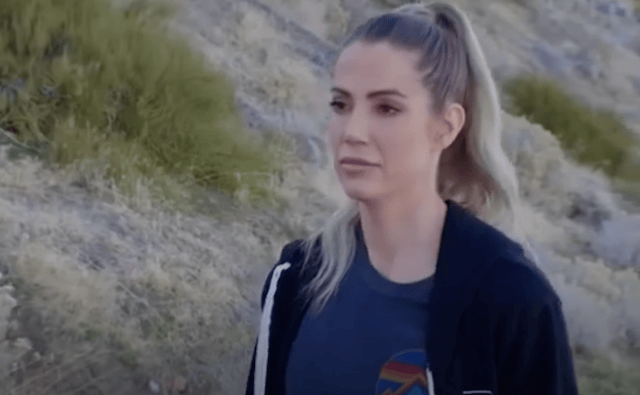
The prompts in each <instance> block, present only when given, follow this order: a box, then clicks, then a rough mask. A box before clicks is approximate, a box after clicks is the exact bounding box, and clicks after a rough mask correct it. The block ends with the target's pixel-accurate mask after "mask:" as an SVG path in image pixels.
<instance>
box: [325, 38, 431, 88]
mask: <svg viewBox="0 0 640 395" xmlns="http://www.w3.org/2000/svg"><path fill="white" fill-rule="evenodd" d="M417 62H418V54H417V53H414V52H411V51H406V50H402V49H398V48H394V47H393V46H391V45H390V44H388V43H376V44H367V43H362V42H356V43H354V44H352V45H350V46H348V47H347V48H345V49H344V51H343V52H342V53H341V54H340V56H339V57H338V60H337V61H336V65H335V68H334V73H333V80H334V83H335V84H336V85H337V86H339V87H341V88H345V89H347V90H349V91H350V92H352V93H354V94H356V95H360V94H366V93H367V92H369V91H371V90H376V89H394V88H395V89H398V90H400V91H401V92H402V93H404V94H407V95H416V94H421V93H424V89H423V87H422V84H421V74H420V73H418V71H417V70H416V68H415V66H416V64H417Z"/></svg>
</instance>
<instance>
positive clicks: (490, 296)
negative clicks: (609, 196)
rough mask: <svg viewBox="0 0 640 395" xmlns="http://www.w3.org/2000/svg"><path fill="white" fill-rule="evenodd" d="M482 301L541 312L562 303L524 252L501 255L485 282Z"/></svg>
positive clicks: (511, 251)
mask: <svg viewBox="0 0 640 395" xmlns="http://www.w3.org/2000/svg"><path fill="white" fill-rule="evenodd" d="M479 297H480V298H482V299H483V300H485V301H486V300H491V301H492V302H493V303H494V304H496V305H497V306H502V307H506V308H509V309H513V308H516V307H519V308H524V309H542V308H545V307H548V306H552V305H555V304H560V303H561V302H560V298H559V297H558V294H557V293H556V291H555V289H554V288H553V285H552V284H551V282H550V281H549V279H548V277H547V275H546V274H545V273H544V272H543V271H542V270H541V269H540V268H539V267H537V266H536V265H535V263H534V262H532V261H531V260H530V259H528V258H527V257H526V256H525V254H524V252H523V250H522V249H521V248H510V249H505V250H503V251H502V253H501V254H499V255H498V257H497V258H496V259H495V260H494V262H493V263H492V265H491V268H490V269H489V270H488V271H487V273H486V275H485V277H484V279H483V283H482V284H481V286H480V290H479Z"/></svg>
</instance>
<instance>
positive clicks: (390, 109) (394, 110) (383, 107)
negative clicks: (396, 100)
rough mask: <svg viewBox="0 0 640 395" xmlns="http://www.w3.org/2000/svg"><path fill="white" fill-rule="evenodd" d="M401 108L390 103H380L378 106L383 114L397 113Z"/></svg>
mask: <svg viewBox="0 0 640 395" xmlns="http://www.w3.org/2000/svg"><path fill="white" fill-rule="evenodd" d="M399 111H400V110H398V109H397V108H395V107H392V106H390V105H388V104H380V105H379V106H378V112H379V113H381V114H382V115H395V114H397V113H398V112H399Z"/></svg>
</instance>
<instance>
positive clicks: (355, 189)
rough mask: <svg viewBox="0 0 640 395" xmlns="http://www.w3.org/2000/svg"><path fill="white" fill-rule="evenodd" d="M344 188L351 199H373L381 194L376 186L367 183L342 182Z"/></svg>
mask: <svg viewBox="0 0 640 395" xmlns="http://www.w3.org/2000/svg"><path fill="white" fill-rule="evenodd" d="M342 190H343V191H344V193H345V195H347V196H348V197H349V198H350V199H353V200H358V201H367V200H372V199H375V198H377V197H378V196H380V193H379V191H378V190H377V188H375V186H373V185H366V183H359V182H353V181H348V182H346V183H343V184H342Z"/></svg>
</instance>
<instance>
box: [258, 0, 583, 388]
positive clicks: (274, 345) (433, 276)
mask: <svg viewBox="0 0 640 395" xmlns="http://www.w3.org/2000/svg"><path fill="white" fill-rule="evenodd" d="M332 78H333V83H334V87H333V89H332V93H333V100H332V102H331V106H332V108H333V110H334V115H333V119H332V120H331V123H330V125H329V130H328V137H329V143H330V144H329V145H330V147H331V151H332V154H333V156H334V163H335V171H336V173H337V176H338V179H339V181H340V183H341V185H342V187H343V189H344V191H345V193H346V194H347V195H348V197H349V198H350V199H349V204H348V205H347V206H346V207H344V208H342V209H340V210H338V211H337V212H336V213H335V214H334V215H333V216H332V217H331V218H330V219H329V220H328V222H327V223H326V225H325V226H324V228H322V229H320V230H319V231H318V232H317V233H316V234H314V235H312V236H311V237H309V239H307V240H296V241H294V242H292V243H290V244H288V245H287V246H285V247H284V249H283V251H282V255H281V257H280V260H279V261H278V262H277V264H276V265H275V266H274V267H273V269H272V270H271V272H270V273H269V275H268V277H267V280H266V282H265V285H264V288H263V292H262V320H261V327H260V333H259V336H258V340H257V342H256V347H255V349H254V355H253V360H252V363H251V368H250V373H249V380H248V383H247V392H246V393H247V394H256V395H263V394H269V395H270V394H274V395H275V394H277V395H282V394H286V395H302V394H304V395H315V394H318V395H320V394H322V395H327V394H330V395H341V394H345V395H346V394H349V395H352V394H363V395H364V394H367V395H374V394H376V395H378V394H386V395H390V394H428V395H435V394H438V395H461V394H492V395H525V394H531V395H534V394H535V395H560V394H563V395H577V393H578V392H577V389H576V383H575V374H574V368H573V362H572V359H571V351H570V348H569V346H568V340H567V337H568V336H567V332H566V328H565V322H564V318H563V314H562V307H561V302H560V300H559V298H558V296H557V295H556V293H555V292H554V290H553V288H552V286H551V285H550V283H549V282H548V280H547V278H546V277H545V275H544V274H543V273H542V272H541V271H540V270H538V269H537V267H536V266H535V265H534V264H532V262H531V260H530V259H529V258H528V257H527V255H526V254H525V251H524V249H523V248H522V247H521V244H520V243H518V242H516V241H515V240H512V239H510V238H509V237H507V236H506V235H505V233H502V231H500V230H498V225H499V224H505V223H510V224H511V225H510V226H505V228H504V229H505V232H507V230H508V231H509V232H510V233H512V234H513V235H515V236H514V237H515V238H516V239H518V238H519V236H517V235H518V234H519V233H518V232H517V229H518V226H517V221H516V220H517V216H516V215H515V214H516V213H517V206H518V189H517V182H516V177H515V171H514V168H513V166H512V164H510V163H509V161H508V160H507V158H506V156H505V154H504V152H503V151H502V148H501V145H500V132H501V126H500V117H499V115H500V109H499V105H498V101H497V93H496V89H495V86H494V83H493V80H492V78H491V74H490V72H489V69H488V67H487V64H486V61H485V59H484V56H483V54H482V52H481V50H480V47H479V45H478V41H477V39H476V37H475V35H474V33H473V31H472V30H471V27H470V25H469V22H468V20H467V19H466V17H465V16H464V15H463V13H462V12H461V11H460V10H459V9H458V8H457V7H455V6H451V5H447V4H441V3H433V4H430V5H428V6H425V5H416V4H413V5H407V6H403V7H400V8H398V9H396V10H394V11H392V12H390V13H387V14H384V15H381V16H379V17H376V18H373V19H371V20H369V21H368V22H366V23H365V24H364V25H362V26H360V27H359V28H358V29H357V30H356V31H355V32H354V33H353V35H352V36H351V37H350V38H349V39H348V40H347V42H346V44H345V45H344V48H343V51H342V52H341V54H340V56H339V58H338V60H337V61H336V64H335V67H334V70H333V73H332ZM492 224H494V225H492ZM522 244H524V245H526V243H525V242H524V241H522Z"/></svg>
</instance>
